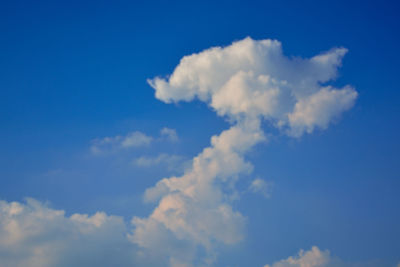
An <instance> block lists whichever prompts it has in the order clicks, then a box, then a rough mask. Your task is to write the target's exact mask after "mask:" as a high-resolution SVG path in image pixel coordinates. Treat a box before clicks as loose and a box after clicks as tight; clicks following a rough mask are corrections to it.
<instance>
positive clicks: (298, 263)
mask: <svg viewBox="0 0 400 267" xmlns="http://www.w3.org/2000/svg"><path fill="white" fill-rule="evenodd" d="M328 266H333V265H332V259H331V256H330V253H329V251H328V250H325V251H321V250H320V249H319V248H318V247H315V246H314V247H312V248H311V249H310V250H308V251H304V250H300V251H299V253H298V255H296V256H294V257H293V256H290V257H289V258H287V259H285V260H281V261H278V262H275V263H273V264H272V265H268V264H267V265H265V266H264V267H328Z"/></svg>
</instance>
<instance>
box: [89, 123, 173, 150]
mask: <svg viewBox="0 0 400 267" xmlns="http://www.w3.org/2000/svg"><path fill="white" fill-rule="evenodd" d="M155 141H168V142H177V141H179V138H178V134H177V133H176V130H175V129H171V128H167V127H164V128H162V129H161V131H160V137H158V138H156V137H152V136H149V135H146V134H145V133H142V132H140V131H134V132H130V133H128V134H127V135H117V136H113V137H103V138H96V139H94V140H92V141H91V143H92V145H91V147H90V151H91V152H92V154H95V155H99V154H103V153H107V152H116V151H120V150H127V149H131V148H138V147H143V146H149V145H151V144H152V143H154V142H155Z"/></svg>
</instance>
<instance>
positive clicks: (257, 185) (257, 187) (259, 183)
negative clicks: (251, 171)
mask: <svg viewBox="0 0 400 267" xmlns="http://www.w3.org/2000/svg"><path fill="white" fill-rule="evenodd" d="M271 188H272V183H270V182H268V183H267V182H266V181H264V180H263V179H260V178H257V179H254V180H253V181H252V182H251V184H250V185H249V188H248V191H250V192H253V193H258V194H261V195H263V196H264V197H266V198H269V197H270V193H271Z"/></svg>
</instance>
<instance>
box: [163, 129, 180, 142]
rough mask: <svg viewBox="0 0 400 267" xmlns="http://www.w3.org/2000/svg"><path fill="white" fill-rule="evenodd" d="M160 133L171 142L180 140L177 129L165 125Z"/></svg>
mask: <svg viewBox="0 0 400 267" xmlns="http://www.w3.org/2000/svg"><path fill="white" fill-rule="evenodd" d="M160 134H161V136H162V137H165V138H167V140H169V141H171V142H177V141H178V140H179V138H178V134H177V133H176V130H175V129H171V128H167V127H164V128H162V129H161V131H160Z"/></svg>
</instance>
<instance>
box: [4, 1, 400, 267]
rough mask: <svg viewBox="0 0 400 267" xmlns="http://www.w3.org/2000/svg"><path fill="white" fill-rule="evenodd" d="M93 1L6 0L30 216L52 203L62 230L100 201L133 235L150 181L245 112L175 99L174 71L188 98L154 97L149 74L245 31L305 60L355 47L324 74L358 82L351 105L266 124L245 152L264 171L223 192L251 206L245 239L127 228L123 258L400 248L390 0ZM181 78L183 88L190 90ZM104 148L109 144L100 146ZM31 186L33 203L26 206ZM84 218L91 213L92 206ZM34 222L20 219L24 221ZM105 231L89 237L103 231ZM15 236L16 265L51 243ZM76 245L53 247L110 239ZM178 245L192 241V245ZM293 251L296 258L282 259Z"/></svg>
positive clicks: (258, 256)
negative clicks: (307, 119)
mask: <svg viewBox="0 0 400 267" xmlns="http://www.w3.org/2000/svg"><path fill="white" fill-rule="evenodd" d="M82 2H83V1H68V2H67V1H65V2H63V1H58V2H54V1H39V2H28V1H3V2H2V3H1V4H0V32H1V34H0V51H1V53H0V55H1V58H0V123H1V129H2V131H1V132H0V148H1V149H0V177H1V180H0V182H1V184H0V199H2V200H3V201H4V202H3V204H2V205H3V210H6V207H11V206H10V205H11V204H10V203H11V202H13V201H15V202H18V203H19V205H22V206H21V207H24V210H27V211H26V212H27V214H23V215H24V216H27V217H21V218H25V221H29V220H30V219H31V218H32V216H33V217H34V216H35V214H37V213H38V212H39V211H41V210H43V209H44V210H46V212H51V211H54V210H64V211H65V216H64V215H63V216H64V217H63V219H60V220H59V221H51V223H53V224H54V225H55V226H54V227H55V229H57V227H59V226H60V225H61V224H63V223H66V224H68V225H69V223H70V220H72V221H74V222H75V221H79V222H81V221H85V220H86V219H82V220H77V219H76V218H77V217H76V216H75V217H71V215H73V214H77V213H79V214H89V216H92V215H93V214H95V213H96V212H105V213H106V214H107V216H118V217H115V218H114V217H107V218H108V219H107V220H109V222H110V225H114V227H112V228H113V229H116V228H118V227H121V229H122V228H123V227H126V228H127V230H124V231H125V232H124V231H122V230H121V232H123V235H126V234H127V233H128V234H129V235H130V236H131V237H132V236H135V233H138V230H135V229H140V227H139V226H138V224H136V225H135V224H133V225H132V224H131V223H130V220H131V219H132V218H133V217H137V218H142V219H145V218H150V217H149V216H150V214H151V213H152V212H153V210H155V209H156V208H157V207H158V206H157V205H158V202H157V201H156V202H155V203H145V201H143V197H144V193H145V192H146V190H147V189H149V188H152V187H153V186H154V185H155V184H156V183H157V182H158V181H160V180H161V179H162V178H168V177H171V176H181V175H183V174H184V173H187V172H188V169H190V166H191V160H192V159H193V158H194V157H195V156H196V155H198V154H199V153H201V152H202V150H203V149H204V148H206V147H209V146H210V138H211V136H213V135H219V134H221V132H222V131H224V130H227V129H229V128H230V127H235V125H238V124H240V123H239V119H237V118H236V117H235V114H234V111H232V110H231V111H229V112H228V113H226V114H225V116H218V115H217V114H216V112H215V111H220V112H222V111H221V110H223V108H225V107H222V108H221V106H218V105H214V106H212V107H211V108H210V107H209V105H212V104H210V102H207V101H202V100H201V99H200V100H199V99H197V98H196V99H193V101H180V100H182V96H181V95H178V94H175V93H174V92H173V90H174V88H175V87H174V85H171V84H168V85H165V88H167V89H165V90H166V94H167V96H168V97H170V98H171V99H173V101H176V102H177V103H166V102H168V100H166V99H163V98H162V97H155V91H161V90H164V89H162V88H161V87H160V86H159V87H157V86H153V87H155V88H152V87H151V86H150V85H149V84H148V82H147V79H153V78H155V77H163V78H165V77H168V75H171V74H173V72H174V69H175V68H176V67H177V66H178V64H179V62H180V60H181V59H182V58H183V57H184V56H187V55H191V54H193V53H199V52H201V51H204V50H206V49H209V48H210V47H216V46H220V47H227V46H230V45H231V44H232V42H237V41H241V40H243V39H244V38H245V37H248V36H249V37H251V38H252V39H251V40H253V41H254V42H257V40H263V39H274V40H278V41H279V42H280V43H281V44H282V49H283V54H284V55H285V56H286V57H287V58H288V59H291V60H294V61H295V60H296V58H297V59H298V58H305V59H306V58H311V57H313V56H315V55H318V54H320V53H323V52H326V51H332V50H330V49H332V48H335V47H345V48H347V49H348V52H347V54H346V55H345V56H344V58H343V60H342V66H340V67H339V66H338V74H337V76H336V78H334V77H333V78H332V79H329V81H326V82H322V85H321V86H325V85H331V86H333V87H334V88H344V87H345V86H346V85H349V86H351V88H353V89H352V90H355V91H356V92H357V94H358V96H357V99H355V100H354V103H353V105H352V106H351V107H350V106H349V107H348V108H345V107H344V106H343V108H342V109H340V103H342V102H340V103H339V104H337V105H333V107H337V108H338V112H339V111H340V112H339V113H340V114H338V116H333V117H334V118H332V121H331V120H329V124H328V126H329V127H326V129H319V128H321V127H319V128H318V127H316V128H315V129H312V130H310V133H307V131H306V132H305V133H302V134H301V136H297V137H293V136H290V134H289V135H288V134H287V132H285V131H282V130H281V129H279V128H276V127H274V125H273V124H274V122H273V121H269V120H268V119H265V120H263V122H262V126H261V131H262V132H264V133H265V134H266V136H267V139H268V142H260V143H258V144H254V146H251V148H250V149H249V151H248V152H246V153H245V154H243V157H244V159H245V160H246V162H250V163H251V164H252V166H253V171H252V172H251V173H250V174H243V173H240V174H239V175H238V176H239V178H238V181H237V183H236V185H235V188H236V191H237V192H236V193H237V194H238V196H235V197H234V196H233V195H231V197H232V200H226V201H225V200H224V202H223V204H227V205H228V204H229V207H231V208H232V209H233V210H234V211H236V212H239V213H240V214H241V215H242V216H243V218H245V223H244V225H245V226H244V230H243V233H244V234H243V238H242V239H241V240H240V241H238V242H233V243H234V244H226V242H225V241H226V239H223V242H218V240H217V241H215V240H214V239H218V238H215V236H212V234H210V235H211V240H212V241H211V243H212V245H210V247H209V248H207V246H205V245H204V244H203V243H201V242H200V243H199V242H197V241H193V240H189V239H190V238H188V237H186V236H185V237H179V232H180V230H177V232H178V234H177V232H174V230H172V231H171V232H169V234H171V235H172V236H173V238H175V239H176V238H177V240H178V241H182V240H184V241H185V242H186V241H187V242H189V243H188V244H189V245H188V246H187V247H185V246H183V245H182V244H186V243H182V244H181V243H180V242H178V241H176V240H175V239H173V240H174V241H170V240H169V239H168V238H169V237H168V238H167V237H163V238H165V240H167V241H165V240H164V239H162V240H164V241H165V242H166V243H165V246H168V247H173V248H174V251H172V250H171V251H169V250H167V249H162V248H160V247H157V248H155V247H153V246H150V245H149V247H146V245H143V244H147V243H143V242H141V241H138V239H137V236H136V239H135V237H133V238H131V239H129V240H130V241H127V242H126V241H125V240H123V241H120V240H119V239H118V241H115V242H120V243H118V244H120V245H121V246H124V248H125V247H127V251H125V250H123V252H121V257H118V256H115V257H117V258H118V259H119V260H120V261H119V264H120V265H116V264H115V266H130V265H129V262H131V261H130V260H131V259H130V256H129V255H133V256H132V257H133V258H134V259H133V261H134V262H136V264H139V265H145V266H146V265H147V266H149V265H150V264H153V265H155V266H165V265H166V264H167V262H168V261H169V263H170V264H171V266H174V264H175V265H176V266H178V263H179V262H178V263H177V262H175V260H177V261H182V262H185V264H193V265H195V266H200V264H201V263H204V262H206V260H205V259H212V260H210V261H209V263H208V264H209V265H211V266H264V265H265V264H270V265H271V266H302V265H300V264H301V263H300V261H301V260H302V259H303V258H304V257H303V256H304V255H297V253H298V251H300V250H301V249H304V250H305V251H306V253H309V254H307V255H309V257H317V258H318V257H319V259H320V260H324V261H326V262H327V263H323V264H325V265H323V264H321V265H312V266H337V265H333V264H339V266H347V265H345V264H349V266H357V265H356V264H361V266H369V265H367V264H371V266H396V264H398V263H399V262H400V256H399V255H400V254H399V251H400V243H399V238H400V227H399V223H398V222H399V221H400V213H399V208H398V207H399V203H400V194H399V188H400V177H399V171H400V170H399V166H400V164H399V156H398V151H399V149H400V142H399V140H398V136H399V134H400V132H399V130H400V129H399V122H398V116H399V115H400V113H399V111H400V110H399V105H398V101H399V97H400V93H399V90H398V83H397V76H398V62H399V61H400V58H399V53H398V47H399V34H398V33H399V26H400V22H399V19H398V12H399V5H398V4H397V3H396V2H395V1H363V2H359V1H334V2H333V1H332V2H331V1H301V2H300V1H218V2H217V3H215V2H212V1H201V2H193V1H191V2H189V1H174V2H170V1H169V2H167V1H165V2H162V1H148V2H139V1H115V2H113V3H112V4H111V3H109V2H106V1H84V3H82ZM228 67H229V66H228ZM212 70H214V69H212ZM215 70H217V71H221V73H222V70H220V69H218V68H216V69H215ZM193 71H195V70H193ZM285 71H286V70H280V72H285ZM299 71H300V69H299ZM316 71H319V70H316ZM321 71H322V70H321ZM215 73H216V74H218V72H215ZM282 75H283V74H282ZM288 77H291V76H290V75H289V76H288ZM165 81H166V82H167V83H168V79H167V78H166V80H165ZM186 85H187V84H185V83H183V87H182V88H183V89H182V88H180V87H179V88H178V89H179V90H181V89H182V90H186V89H187V88H186V87H185V86H186ZM163 88H164V87H163ZM168 90H169V91H168ZM188 90H189V89H188ZM190 100H192V99H190ZM349 101H350V100H349ZM233 108H235V107H233ZM332 109H333V108H332ZM232 114H233V115H232ZM263 115H265V114H263ZM229 116H232V117H231V118H230V121H229V120H228V119H227V117H229ZM279 119H280V118H279ZM275 122H276V121H275ZM236 123H238V124H236ZM316 125H317V126H318V123H317V124H316ZM288 127H292V126H288ZM239 128H240V125H239ZM322 128H324V127H322ZM162 129H167V130H164V131H162ZM168 129H169V130H168ZM240 129H241V128H240ZM255 132H259V129H258V130H257V129H256V130H255ZM132 133H136V134H133V135H132ZM175 133H176V135H177V138H174V137H173V136H174V134H175ZM141 135H143V136H145V137H147V138H148V139H146V140H148V141H147V143H146V141H143V139H140V138H141V137H143V136H141ZM106 137H108V138H109V139H107V140H108V141H105V140H106V139H105V138H106ZM130 137H132V138H130ZM132 140H133V141H132ZM135 140H136V141H135ZM138 140H142V141H138ZM124 142H125V143H124ZM129 142H133V143H129ZM135 142H136V143H135ZM124 144H125V145H124ZM94 147H97V148H99V149H100V150H101V153H93V148H94ZM235 175H236V174H235ZM255 179H260V180H262V181H265V184H264V185H265V186H266V188H267V189H268V190H267V191H268V194H267V197H265V195H264V194H263V193H265V192H264V191H263V189H260V190H251V186H249V185H250V184H251V182H252V181H254V180H255ZM264 189H265V188H264ZM252 191H256V192H255V194H253V192H252ZM260 193H261V194H260ZM166 196H168V194H167V195H166ZM26 197H30V198H33V199H35V200H33V201H38V202H37V203H36V202H35V203H36V204H29V203H27V202H26V201H25V200H24V199H25V198H26ZM10 210H11V209H10ZM29 211H30V212H29ZM10 214H11V213H10ZM10 214H8V215H4V214H3V215H0V225H1V227H2V228H3V229H2V230H1V231H2V232H1V233H0V236H3V238H1V239H3V240H6V239H7V238H11V236H9V235H11V234H10V233H9V232H7V231H6V230H4V229H8V228H7V227H6V225H7V222H8V221H12V220H18V218H14V217H12V216H11V215H10ZM7 216H9V217H7ZM21 216H22V215H21ZM57 216H58V215H57ZM21 218H20V219H21ZM35 218H36V217H35ZM46 218H47V217H46ZM46 218H40V219H38V220H36V221H33V223H32V225H33V227H34V228H35V227H39V225H47V223H49V224H50V222H49V221H48V219H46ZM71 218H72V219H71ZM73 218H75V219H73ZM79 218H80V217H79ZM90 218H92V217H90ZM96 218H97V217H96ZM96 218H95V219H96ZM116 218H117V219H118V220H117V219H116ZM21 220H22V219H21ZM87 220H89V221H87V222H86V221H85V223H88V224H91V223H93V224H94V225H96V224H95V223H94V221H95V220H94V219H93V220H92V221H90V219H87ZM240 220H241V219H240ZM1 221H3V222H1ZM107 222H108V221H107ZM147 222H149V221H147ZM53 224H52V225H53ZM115 225H117V226H115ZM71 227H72V226H71ZM74 227H75V226H74ZM77 227H78V226H77ZM79 227H81V226H79ZM93 227H94V226H93ZM96 227H98V226H96ZM96 227H95V229H99V231H100V230H101V231H104V232H101V233H100V234H101V236H102V238H103V239H100V240H101V241H104V242H105V243H106V242H108V239H107V238H105V237H104V236H107V237H108V236H111V237H110V238H111V239H112V237H113V236H114V234H115V233H113V232H112V233H109V232H107V229H108V228H107V229H106V228H104V229H106V230H104V229H103V228H101V227H100V228H96ZM135 227H136V228H135ZM28 228H29V227H27V228H23V227H22V228H21V229H19V230H17V232H18V233H20V234H21V235H22V236H24V235H27V233H28V232H29V231H28V230H27V229H28ZM74 229H75V228H74ZM79 229H80V228H79ZM146 229H147V228H146ZM235 229H236V228H235ZM43 231H44V232H43ZM71 231H72V230H71ZM36 232H40V233H41V234H43V236H45V237H49V236H50V238H48V239H49V240H51V242H60V241H59V240H58V241H57V239H56V238H53V237H52V235H56V233H47V232H45V230H43V229H42V230H40V231H36ZM234 232H235V233H236V230H235V231H234ZM96 233H97V232H93V236H92V235H90V236H89V237H85V238H86V239H85V240H86V241H87V240H89V241H87V242H90V240H91V238H93V239H95V240H99V239H96V238H98V236H96ZM105 233H107V235H106V234H105ZM154 233H157V231H155V230H154V231H153V232H152V234H154ZM7 234H8V235H7ZM41 234H38V237H37V239H40V238H39V237H40V235H41ZM119 235H121V234H120V233H119V232H118V236H119ZM155 235H156V234H155ZM177 235H178V237H177ZM232 236H234V234H232ZM157 238H158V237H157ZM42 239H43V238H42ZM42 239H40V240H42ZM44 239H46V238H44ZM78 239H79V238H78ZM7 240H8V239H7ZM10 240H11V239H10ZM12 240H14V239H12ZM18 240H19V241H18ZM18 240H17V241H13V242H14V243H12V244H13V246H11V249H9V250H7V249H5V248H4V246H6V245H4V244H6V243H3V244H1V245H0V266H3V265H2V263H1V262H2V261H4V262H6V265H7V264H8V265H7V266H13V265H14V266H19V265H18V264H23V262H21V261H19V260H18V259H17V258H19V259H20V258H21V257H20V255H22V254H21V253H22V252H23V251H30V252H29V253H25V254H23V255H28V256H26V257H27V258H26V260H27V261H28V260H29V259H30V258H29V257H32V258H35V257H38V255H37V254H35V253H36V252H32V251H31V250H32V247H41V246H45V245H46V244H47V243H46V242H44V241H43V242H44V243H40V244H35V243H34V242H32V240H30V239H29V242H28V241H27V240H28V239H25V238H21V239H18ZM35 240H36V239H35ZM112 240H114V239H112ZM115 240H116V239H115ZM155 240H158V241H157V243H160V244H161V241H160V240H161V239H160V240H159V239H155ZM10 242H11V241H10ZM49 242H50V241H49ZM68 242H69V241H65V244H63V242H60V247H65V246H69V245H70V244H75V243H74V242H73V241H71V242H70V243H68ZM125 242H126V243H125ZM182 242H183V241H182ZM196 242H197V243H196ZM0 243H1V241H0ZM28 243H29V244H31V245H29V244H28ZM228 243H229V242H228ZM7 244H8V243H7ZM52 244H53V243H52ZM57 244H58V243H57ZM63 245H64V246H63ZM186 245H187V244H186ZM7 246H9V245H7ZM160 246H161V245H160ZM312 246H317V247H318V248H317V249H316V250H312V249H311V248H312ZM128 247H129V249H128ZM192 247H193V250H190V251H188V250H189V249H192ZM142 249H143V251H144V254H143V255H147V254H146V253H149V254H148V255H153V256H154V255H156V258H157V257H158V258H159V260H160V261H159V262H157V261H154V262H151V263H149V262H148V259H146V257H150V256H143V259H142V258H140V257H139V256H135V255H137V253H138V251H140V252H142ZM209 250H212V253H211V252H210V251H209ZM327 250H329V252H330V254H327ZM45 251H46V250H45ZM71 251H72V250H68V251H67V252H65V249H64V250H63V249H59V250H57V252H54V253H52V255H53V256H54V255H56V256H57V257H58V258H52V259H51V260H49V261H48V262H50V263H53V264H54V263H57V266H62V264H61V263H60V262H63V264H66V265H67V264H68V263H69V262H72V263H73V264H75V266H81V265H82V264H83V265H82V266H88V265H87V264H88V263H89V266H92V265H90V264H93V266H94V262H95V261H94V260H93V258H96V256H93V255H98V253H99V252H96V253H95V254H91V253H93V251H88V253H87V255H89V256H87V257H86V258H85V257H83V256H82V255H81V256H80V257H78V256H76V252H74V251H72V252H71ZM96 251H97V250H96ZM100 251H103V250H100ZM160 251H161V252H160ZM57 253H58V254H57ZM80 253H85V251H84V250H83V251H81V252H80ZM14 254H15V255H17V256H16V257H15V258H13V257H12V256H11V255H14ZM45 254H46V253H45ZM122 254H123V255H122ZM125 254H126V255H125ZM180 254H187V255H192V254H193V255H192V256H191V257H189V259H188V258H186V257H182V258H180V256H181V255H180ZM29 255H30V256H29ZM113 255H115V253H114V254H113ZM127 255H128V256H127ZM141 255H142V254H141ZM171 255H175V256H174V258H173V259H171V257H172V256H171ZM176 255H178V256H176ZM295 255H297V256H296V257H297V259H298V260H299V262H298V263H296V264H298V265H289V263H288V262H284V260H285V259H287V258H288V257H289V256H295ZM54 257H55V256H54ZM138 257H139V258H140V259H138ZM2 258H3V260H2ZM80 258H82V259H84V260H86V261H82V262H80V261H79V259H80ZM128 258H129V259H128ZM150 258H151V257H150ZM42 259H43V257H42ZM60 259H63V260H60ZM305 260H306V259H304V261H305ZM280 261H281V262H280ZM336 261H339V263H337V262H336ZM85 262H86V265H85ZM137 262H139V263H137ZM160 262H162V264H161V265H160ZM50 263H48V264H50ZM103 263H104V262H103ZM114 263H115V262H113V263H112V264H114ZM274 263H276V264H275V265H273V264H274ZM10 264H13V265H10ZM38 264H39V263H38ZM40 264H44V263H43V262H41V263H40ZM79 264H81V265H79ZM104 264H106V263H104ZM277 264H282V265H277ZM283 264H287V265H283ZM329 264H331V265H329ZM350 264H352V265H350ZM6 265H4V266H6ZM21 266H23V265H21ZM38 266H46V265H38ZM49 266H51V265H49ZM53 266H54V265H53ZM96 266H101V265H96ZM105 266H108V265H105Z"/></svg>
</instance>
